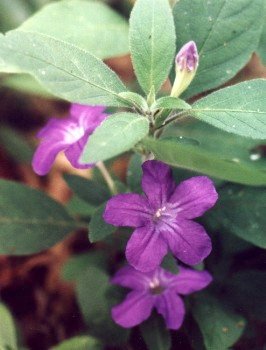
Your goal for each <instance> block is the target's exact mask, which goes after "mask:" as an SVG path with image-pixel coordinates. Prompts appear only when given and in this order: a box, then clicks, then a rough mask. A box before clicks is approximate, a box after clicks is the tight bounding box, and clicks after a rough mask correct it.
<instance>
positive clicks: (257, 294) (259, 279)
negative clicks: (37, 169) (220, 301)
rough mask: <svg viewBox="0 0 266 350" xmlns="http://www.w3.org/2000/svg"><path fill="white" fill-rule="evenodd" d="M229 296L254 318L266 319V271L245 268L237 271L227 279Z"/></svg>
mask: <svg viewBox="0 0 266 350" xmlns="http://www.w3.org/2000/svg"><path fill="white" fill-rule="evenodd" d="M226 282H227V283H226V285H225V286H226V290H227V293H228V298H231V299H232V300H233V302H234V304H235V305H237V307H238V308H239V309H241V310H243V312H244V314H246V315H248V316H249V317H250V318H252V319H254V318H255V319H258V320H262V321H266V309H265V307H264V305H265V290H266V273H265V271H260V270H245V271H240V272H238V273H236V274H235V275H233V276H231V278H230V279H228V280H227V281H226Z"/></svg>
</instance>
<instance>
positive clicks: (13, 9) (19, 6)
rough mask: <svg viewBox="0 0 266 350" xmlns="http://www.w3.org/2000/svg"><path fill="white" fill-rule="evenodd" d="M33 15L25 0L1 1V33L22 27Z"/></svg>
mask: <svg viewBox="0 0 266 350" xmlns="http://www.w3.org/2000/svg"><path fill="white" fill-rule="evenodd" d="M31 13H32V10H31V8H30V6H29V4H28V3H27V2H26V1H24V0H1V1H0V31H1V32H5V31H7V30H10V29H13V28H15V27H17V26H18V25H20V24H21V23H22V22H23V21H25V19H26V18H27V17H29V16H30V15H31Z"/></svg>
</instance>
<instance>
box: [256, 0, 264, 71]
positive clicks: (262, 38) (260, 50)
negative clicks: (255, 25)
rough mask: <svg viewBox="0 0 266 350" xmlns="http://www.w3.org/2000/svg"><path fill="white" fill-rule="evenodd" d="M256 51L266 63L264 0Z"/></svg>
mask: <svg viewBox="0 0 266 350" xmlns="http://www.w3.org/2000/svg"><path fill="white" fill-rule="evenodd" d="M263 23H264V24H263V29H262V33H261V37H260V42H259V46H258V48H257V53H258V55H259V56H260V59H261V60H262V62H263V63H264V64H266V2H265V0H264V22H263Z"/></svg>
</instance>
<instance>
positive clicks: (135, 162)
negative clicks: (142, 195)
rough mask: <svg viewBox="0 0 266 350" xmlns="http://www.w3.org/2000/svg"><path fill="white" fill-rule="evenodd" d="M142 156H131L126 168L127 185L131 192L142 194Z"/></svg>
mask: <svg viewBox="0 0 266 350" xmlns="http://www.w3.org/2000/svg"><path fill="white" fill-rule="evenodd" d="M142 163H143V162H142V156H141V155H140V154H137V153H136V154H133V156H132V157H131V158H130V162H129V165H128V168H127V184H128V186H129V187H130V189H131V191H132V192H142V189H141V178H142V169H141V165H142Z"/></svg>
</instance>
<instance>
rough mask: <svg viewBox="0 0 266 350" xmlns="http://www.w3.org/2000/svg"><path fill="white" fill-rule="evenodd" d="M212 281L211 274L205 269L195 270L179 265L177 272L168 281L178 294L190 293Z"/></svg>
mask: <svg viewBox="0 0 266 350" xmlns="http://www.w3.org/2000/svg"><path fill="white" fill-rule="evenodd" d="M211 281H212V276H211V275H210V274H209V272H207V271H196V270H192V269H187V268H185V267H179V273H178V274H177V275H175V276H174V277H173V278H172V281H171V283H170V285H171V287H173V288H174V290H175V292H177V293H178V294H184V295H186V294H190V293H193V292H196V291H198V290H201V289H203V288H205V287H207V286H208V285H209V284H210V283H211Z"/></svg>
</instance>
